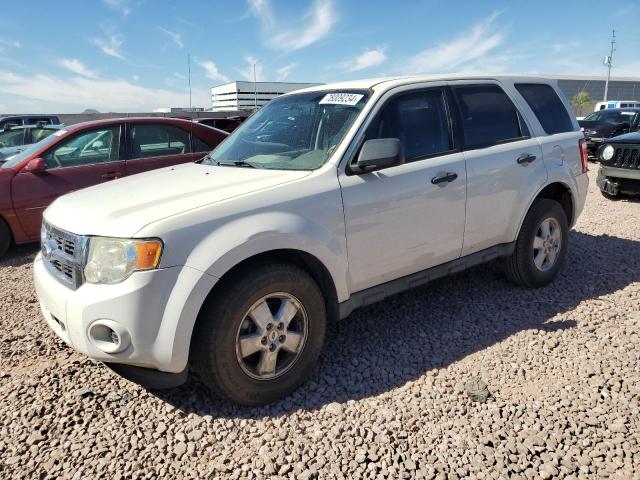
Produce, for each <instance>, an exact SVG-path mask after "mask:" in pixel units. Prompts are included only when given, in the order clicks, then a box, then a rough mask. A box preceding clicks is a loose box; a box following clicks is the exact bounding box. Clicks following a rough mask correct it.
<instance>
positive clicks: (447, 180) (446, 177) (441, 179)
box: [431, 172, 458, 185]
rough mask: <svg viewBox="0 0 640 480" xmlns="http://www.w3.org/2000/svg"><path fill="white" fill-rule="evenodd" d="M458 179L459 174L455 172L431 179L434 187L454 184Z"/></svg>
mask: <svg viewBox="0 0 640 480" xmlns="http://www.w3.org/2000/svg"><path fill="white" fill-rule="evenodd" d="M456 178H458V174H457V173H455V172H447V173H442V174H440V175H436V176H435V177H433V178H432V179H431V183H433V184H434V185H438V184H440V183H450V182H453V181H454V180H455V179H456Z"/></svg>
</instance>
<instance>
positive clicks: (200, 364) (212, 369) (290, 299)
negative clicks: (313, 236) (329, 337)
mask: <svg viewBox="0 0 640 480" xmlns="http://www.w3.org/2000/svg"><path fill="white" fill-rule="evenodd" d="M285 303H286V305H287V308H288V309H289V310H286V309H284V307H283V306H284V305H285ZM265 308H266V310H265ZM250 311H253V312H254V313H253V314H252V316H249V315H248V313H249V312H250ZM283 311H290V312H293V311H295V312H296V313H295V316H293V317H292V320H290V323H288V326H284V327H283V325H281V323H282V324H284V322H280V323H279V320H282V319H284V320H285V321H287V315H283V316H279V313H280V312H283ZM289 316H291V315H289ZM256 319H258V320H256ZM265 319H266V320H265ZM271 319H273V321H271ZM326 322H327V315H326V309H325V301H324V297H323V295H322V292H321V291H320V289H319V288H318V285H317V284H316V283H315V282H314V280H313V279H312V278H311V277H310V276H309V275H308V274H307V273H306V272H305V271H304V270H302V269H300V268H298V267H295V266H292V265H288V264H284V263H267V264H258V265H255V264H254V265H252V266H251V267H250V268H244V269H241V270H239V271H238V272H235V273H232V274H231V276H230V277H228V278H225V279H224V280H223V283H222V284H221V285H220V287H219V288H218V289H217V290H216V291H215V292H214V294H213V295H212V296H211V297H210V298H209V299H208V300H207V302H206V304H205V306H204V307H203V310H202V312H201V313H200V317H199V318H198V323H197V326H196V329H195V331H194V338H193V352H192V358H191V362H192V366H193V367H194V370H195V372H196V373H197V374H198V376H199V377H200V379H201V381H202V382H203V383H204V384H205V385H206V386H207V387H208V388H209V389H210V390H211V391H212V392H213V393H214V394H216V395H218V396H221V397H223V398H226V399H227V400H230V401H232V402H235V403H238V404H241V405H247V406H257V405H266V404H268V403H272V402H274V401H276V400H279V399H281V398H283V397H285V396H286V395H288V394H290V393H291V392H293V391H294V390H295V389H296V388H298V387H299V386H300V385H301V384H302V383H303V382H304V381H305V380H306V379H307V377H308V376H309V374H310V373H311V371H312V369H313V367H314V365H315V364H316V362H317V360H318V357H319V356H320V352H321V351H322V345H323V342H324V335H325V329H326ZM269 323H271V324H272V325H271V328H269ZM274 332H275V333H274ZM283 338H284V340H283ZM240 339H242V340H245V342H246V343H241V342H240ZM265 339H267V342H266V343H265V342H264V340H265ZM241 345H249V346H248V347H246V350H244V351H243V347H242V346H241ZM274 346H275V347H274ZM271 348H275V350H273V352H270V351H268V349H271ZM294 348H297V350H296V351H295V352H294V351H293V349H294ZM254 349H257V350H256V351H255V352H254V353H252V354H250V353H249V352H252V351H253V350H254ZM273 354H275V357H276V363H275V364H274V363H273V362H271V363H270V362H269V361H268V360H269V359H273ZM271 365H273V366H274V368H273V370H272V369H271V368H270V366H271Z"/></svg>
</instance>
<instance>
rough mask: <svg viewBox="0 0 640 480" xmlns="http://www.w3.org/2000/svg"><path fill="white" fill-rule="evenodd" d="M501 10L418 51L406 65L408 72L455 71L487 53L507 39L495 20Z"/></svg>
mask: <svg viewBox="0 0 640 480" xmlns="http://www.w3.org/2000/svg"><path fill="white" fill-rule="evenodd" d="M498 16H499V12H496V13H493V14H492V15H491V16H489V17H488V18H485V19H484V20H482V21H481V22H479V23H477V24H476V25H474V26H473V27H472V28H471V29H470V30H468V31H466V32H463V33H462V34H460V35H458V36H457V37H455V38H454V39H453V40H451V41H448V42H442V43H439V44H437V45H436V46H434V47H430V48H427V49H425V50H422V51H421V52H419V53H417V54H416V55H414V56H413V57H412V58H411V59H410V60H409V62H408V65H407V67H406V69H405V70H406V71H407V73H427V72H442V71H452V70H455V69H459V68H460V67H464V66H465V65H468V64H470V63H472V62H476V61H478V60H480V59H482V58H484V57H486V56H487V54H489V53H490V52H492V51H493V50H495V49H496V47H498V46H500V45H501V44H502V43H503V40H504V37H503V35H502V34H501V33H500V32H498V31H497V29H496V27H495V20H496V18H497V17H498Z"/></svg>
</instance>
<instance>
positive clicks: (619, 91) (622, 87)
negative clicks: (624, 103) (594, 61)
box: [551, 75, 640, 104]
mask: <svg viewBox="0 0 640 480" xmlns="http://www.w3.org/2000/svg"><path fill="white" fill-rule="evenodd" d="M551 77H552V78H555V79H556V80H558V86H559V87H560V90H562V92H563V93H564V95H565V96H566V97H567V99H568V100H569V101H571V99H572V98H573V97H575V96H576V95H577V94H578V93H580V92H587V94H589V97H590V98H591V100H593V103H594V104H595V102H599V101H601V100H602V99H603V98H604V84H605V81H606V79H607V77H606V76H604V75H603V76H601V77H599V76H597V77H596V76H593V77H592V76H581V75H554V76H551ZM607 97H608V99H609V100H639V99H640V77H635V78H634V77H611V80H609V93H608V94H607Z"/></svg>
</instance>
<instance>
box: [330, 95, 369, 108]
mask: <svg viewBox="0 0 640 480" xmlns="http://www.w3.org/2000/svg"><path fill="white" fill-rule="evenodd" d="M362 97H364V95H362V94H359V93H327V94H326V95H325V96H324V98H323V99H322V100H320V105H350V106H354V105H355V104H356V103H358V102H359V101H360V100H361V99H362Z"/></svg>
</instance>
